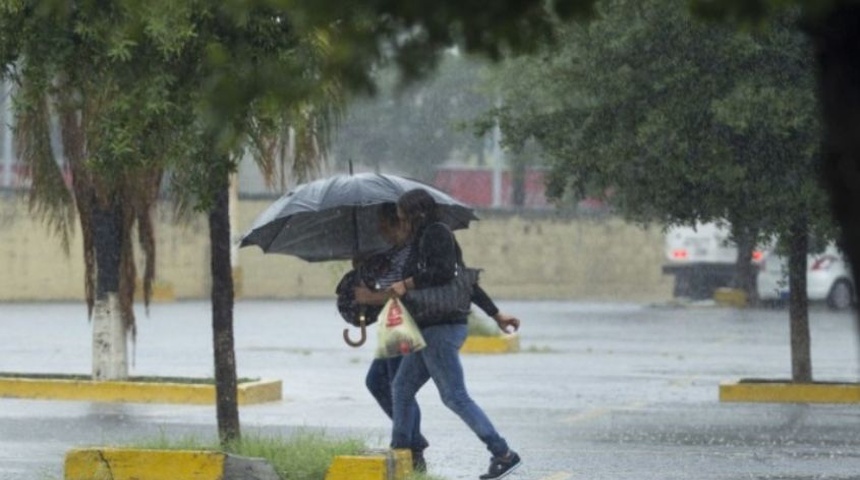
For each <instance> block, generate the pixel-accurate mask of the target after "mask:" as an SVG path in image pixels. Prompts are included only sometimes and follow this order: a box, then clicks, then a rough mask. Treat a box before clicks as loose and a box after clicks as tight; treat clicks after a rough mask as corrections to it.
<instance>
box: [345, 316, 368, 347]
mask: <svg viewBox="0 0 860 480" xmlns="http://www.w3.org/2000/svg"><path fill="white" fill-rule="evenodd" d="M358 325H359V327H360V328H361V337H359V339H358V341H353V340H352V339H351V338H349V329H348V328H344V329H343V341H344V342H346V344H347V345H349V346H350V347H360V346H362V345H364V342H366V341H367V325H365V323H364V314H362V315H361V316H360V317H359V318H358Z"/></svg>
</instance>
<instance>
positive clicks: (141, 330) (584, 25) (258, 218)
mask: <svg viewBox="0 0 860 480" xmlns="http://www.w3.org/2000/svg"><path fill="white" fill-rule="evenodd" d="M137 3H138V2H136V1H131V2H128V3H127V4H124V3H123V2H119V3H117V4H116V5H112V6H111V9H110V11H111V12H112V15H114V16H113V17H108V16H105V15H107V13H105V12H98V11H95V10H91V8H92V7H89V6H86V5H83V6H79V7H75V9H76V10H75V15H73V16H68V17H67V16H66V14H65V13H63V12H62V11H61V10H54V9H56V8H57V6H56V5H54V3H52V2H45V4H44V6H43V8H42V7H40V8H38V9H33V10H32V11H30V10H29V9H27V8H23V7H22V6H20V5H19V6H15V5H9V6H7V8H6V9H5V10H4V12H3V13H0V58H2V61H3V62H4V70H3V73H2V75H0V80H2V89H0V90H2V96H0V119H2V122H0V245H2V247H0V248H2V251H0V258H2V260H0V269H2V271H3V272H4V274H3V276H2V278H3V280H0V284H2V288H0V292H2V293H0V319H2V322H3V325H4V327H5V329H4V332H5V335H4V338H3V340H2V341H0V359H2V360H0V406H2V408H0V411H2V414H0V452H2V453H0V479H6V478H9V479H18V478H22V479H31V478H32V479H59V478H66V477H64V475H68V469H69V468H70V467H69V466H68V465H66V464H65V462H66V459H67V455H68V454H69V452H72V451H74V450H75V449H80V448H91V447H123V446H128V447H131V448H135V447H136V446H140V445H147V444H153V443H158V442H164V443H170V442H179V443H182V442H186V443H190V444H205V445H207V446H209V447H207V448H220V449H222V450H224V451H230V449H231V448H234V445H235V443H234V442H237V441H239V440H240V439H248V438H255V437H266V438H268V437H282V438H295V437H299V436H301V435H302V434H303V433H306V432H309V431H310V432H317V433H320V434H322V435H324V436H326V437H330V438H337V439H358V440H359V441H360V442H362V443H363V444H364V445H365V446H366V447H367V448H369V449H372V450H374V451H377V452H378V451H385V450H386V449H388V448H389V447H390V444H391V441H392V419H391V418H389V416H387V415H386V413H385V412H384V411H383V409H381V408H380V405H379V404H378V403H377V401H376V400H375V399H374V397H373V395H371V392H369V391H368V389H369V387H368V385H366V376H367V375H368V367H369V366H370V365H371V362H373V361H374V359H375V355H376V352H377V344H383V343H384V341H382V340H380V339H378V338H377V334H378V332H381V331H382V330H383V324H386V322H385V321H384V320H383V319H382V317H383V315H379V318H380V321H379V322H376V320H377V315H378V312H379V311H380V310H379V308H377V309H376V310H374V309H373V308H371V306H368V305H361V308H360V310H356V311H358V312H360V316H361V323H360V324H359V322H357V321H354V320H355V319H354V318H347V317H349V316H350V315H353V314H354V312H353V311H352V310H350V311H349V312H348V313H344V312H345V311H344V310H343V308H341V307H342V305H341V299H340V298H339V297H338V293H337V292H336V288H339V282H341V281H342V279H344V278H346V277H345V275H346V274H347V273H348V272H361V268H362V267H361V266H362V265H363V264H366V263H367V262H369V261H370V259H372V258H378V256H379V255H386V254H388V252H390V251H392V250H390V249H392V243H391V240H390V238H388V237H385V236H384V235H383V234H381V233H380V232H381V231H382V229H383V226H384V225H383V224H384V220H383V210H385V209H384V208H383V205H384V204H396V203H397V201H398V199H399V198H400V196H401V195H402V194H403V193H404V192H406V191H409V190H411V189H413V188H416V187H417V188H423V189H426V190H427V191H428V192H430V194H431V197H432V198H433V199H434V200H433V201H434V203H435V204H436V205H438V211H439V212H440V215H441V216H440V218H439V221H440V223H442V224H443V225H444V230H445V231H450V232H451V234H452V235H453V238H455V239H456V244H457V245H458V247H459V248H458V249H459V250H461V251H462V260H463V263H464V265H463V266H465V267H468V268H470V269H478V270H479V271H480V275H479V280H478V285H479V286H480V289H478V290H481V291H485V292H486V294H487V295H488V296H489V297H490V298H491V299H492V303H494V304H495V305H496V306H497V307H498V313H497V314H496V315H494V314H493V313H492V312H486V311H485V309H484V308H483V304H481V303H480V302H479V301H477V300H476V294H475V293H473V296H472V301H473V304H472V307H471V313H470V314H469V316H468V329H469V333H468V338H467V340H466V342H469V341H470V340H473V339H474V338H477V337H487V336H488V337H490V338H492V339H500V340H504V341H505V342H506V343H505V344H504V347H502V350H499V351H496V352H494V353H470V351H467V350H466V348H465V347H463V348H464V349H463V350H462V351H461V352H462V353H461V354H460V356H459V359H460V362H461V363H462V366H463V371H464V375H465V385H466V387H467V389H468V394H469V396H470V397H471V398H472V399H473V400H474V401H475V402H476V403H477V405H479V406H480V408H481V409H482V410H483V411H484V412H485V413H486V414H487V417H489V419H490V420H491V422H492V425H493V427H494V428H495V429H496V430H498V433H499V434H500V435H501V436H502V437H503V438H504V439H505V440H506V442H507V444H508V445H509V446H510V449H511V450H515V451H516V452H517V453H518V454H519V456H520V457H521V458H522V464H521V466H518V467H519V468H517V469H516V470H515V471H513V472H512V473H511V474H510V476H509V477H506V478H511V479H523V480H526V479H528V480H573V479H578V478H589V479H627V478H637V479H638V478H643V479H655V480H657V479H688V478H705V479H768V480H770V479H773V480H776V479H786V480H789V479H790V480H795V479H796V480H806V479H849V478H860V477H858V473H857V472H860V455H858V451H860V428H858V427H860V413H858V410H857V408H856V404H857V403H858V402H860V385H858V383H857V378H858V374H860V348H858V340H860V332H858V330H857V328H858V322H857V311H856V296H857V291H858V290H857V286H856V283H855V281H854V275H853V274H852V272H853V268H852V262H851V260H852V258H854V259H855V260H856V258H858V256H860V255H858V254H857V252H860V249H858V248H857V247H856V245H858V244H860V242H858V240H860V239H858V238H855V237H854V235H856V234H857V231H860V230H858V229H856V226H855V225H854V224H853V223H852V222H853V220H852V219H853V218H855V217H856V218H860V217H858V216H856V213H857V212H855V211H854V210H856V205H857V203H852V202H853V201H854V200H856V199H855V198H854V197H852V196H851V195H856V192H855V190H856V185H853V184H852V183H851V182H855V183H856V175H855V172H856V167H855V166H854V165H856V163H857V160H856V159H855V158H853V156H852V155H856V154H853V153H852V152H853V151H854V150H856V148H854V146H853V145H854V143H856V141H857V140H856V139H853V137H852V135H853V133H852V132H853V130H851V129H850V128H848V127H845V125H846V124H853V123H851V119H852V118H853V117H852V116H851V115H853V110H852V104H851V102H850V101H848V100H845V102H838V101H834V97H835V98H846V99H850V98H853V97H852V96H851V95H852V90H851V89H852V88H855V89H856V86H855V85H854V83H856V79H854V83H852V79H850V78H849V79H847V80H846V79H845V78H841V77H838V74H835V73H834V71H836V72H838V71H840V70H838V69H835V67H834V66H833V65H837V66H841V67H842V68H845V69H847V70H850V68H852V66H853V64H852V63H850V62H849V61H847V60H844V59H843V57H840V56H839V54H844V52H842V51H841V50H838V49H835V48H834V47H833V45H837V44H839V43H838V40H844V41H846V42H848V40H845V39H844V38H842V36H849V37H850V35H849V33H847V32H850V31H851V29H850V28H841V27H844V25H843V24H842V23H840V19H853V18H857V19H860V9H857V8H853V7H851V6H842V5H837V4H834V5H830V6H828V7H824V8H823V9H822V10H817V9H815V8H811V7H810V6H809V4H808V2H805V1H802V0H800V1H797V2H785V4H781V6H780V8H777V7H776V6H773V5H771V4H770V3H768V2H766V1H751V2H750V4H749V5H750V6H748V8H747V7H744V6H738V5H736V2H730V1H724V2H723V1H717V2H707V1H694V2H691V5H690V6H689V7H688V6H686V5H685V6H682V5H676V4H675V3H673V2H669V1H667V0H647V1H642V2H636V1H633V0H581V1H577V2H571V5H573V6H569V7H565V6H564V5H562V4H563V3H564V2H549V3H548V4H547V5H544V6H540V5H538V4H539V3H541V2H532V1H527V2H503V4H504V6H505V7H506V8H501V4H500V8H499V9H481V10H480V11H473V10H471V8H472V7H471V6H468V5H463V6H462V9H453V8H452V9H450V10H446V9H441V10H444V13H438V14H436V15H430V14H429V13H426V12H424V13H422V12H418V11H413V9H411V8H409V7H408V6H407V5H405V3H408V2H392V3H391V4H390V5H386V6H380V7H379V9H380V10H376V9H375V8H376V7H372V6H370V5H369V2H357V3H356V5H355V8H356V9H357V10H356V15H355V17H356V18H365V19H371V18H377V17H378V25H376V24H375V23H374V25H376V28H375V29H373V30H372V34H371V31H365V30H362V29H366V28H368V25H367V24H363V23H362V22H360V21H355V22H353V21H351V20H350V21H346V20H344V19H341V18H339V17H337V15H339V14H336V13H335V12H336V11H338V9H337V8H324V7H321V6H319V5H315V4H314V2H305V1H300V2H295V5H289V6H287V5H281V4H280V3H279V2H271V4H266V5H262V4H261V5H256V4H255V5H251V4H248V5H244V4H242V5H240V4H236V5H231V6H226V5H212V6H208V5H207V6H201V5H196V4H192V3H190V2H176V3H170V2H167V3H170V5H165V6H164V11H158V10H159V9H142V8H133V6H134V5H137ZM240 3H241V2H240ZM323 3H325V2H323ZM520 3H522V5H520ZM777 3H779V2H777ZM333 4H335V5H340V3H339V2H334V3H333ZM526 4H528V5H532V4H534V5H538V6H537V7H535V8H532V9H526V10H522V8H524V7H523V5H526ZM452 5H453V3H452ZM534 5H533V6H534ZM114 9H115V10H114ZM386 9H389V10H386ZM144 10H146V11H144ZM329 10H331V11H329ZM441 10H440V12H441ZM294 15H295V17H294ZM362 15H365V16H364V17H362ZM422 15H424V16H422ZM840 15H841V16H840ZM336 17H337V18H336ZM107 18H111V19H114V20H111V21H106V19H107ZM207 18H213V19H217V21H213V22H207V21H203V20H202V19H207ZM293 18H295V19H296V20H295V21H293V20H291V19H293ZM383 19H387V20H383ZM198 20H199V21H198ZM114 21H115V22H117V23H116V24H113V23H114ZM367 21H368V22H371V23H373V21H371V20H367ZM845 21H847V20H845ZM39 25H43V26H44V28H42V27H39ZM70 25H71V26H70ZM332 25H338V26H339V27H338V28H334V27H332ZM406 25H409V26H410V27H409V28H406ZM37 27H38V28H37ZM225 32H226V33H225ZM477 32H480V33H479V34H478V33H477ZM851 38H853V37H851ZM46 44H50V45H57V46H62V48H60V47H58V48H55V49H53V50H50V49H48V50H50V51H46V49H44V48H43V47H41V46H40V45H46ZM847 56H848V57H851V55H847ZM857 58H860V57H857ZM827 62H831V63H827ZM839 62H845V65H843V64H840V63H839ZM80 72H87V74H86V75H80V74H79V73H80ZM828 75H830V76H828ZM840 95H841V97H840ZM855 108H856V107H855ZM840 122H841V123H840ZM857 138H860V136H857ZM852 149H854V150H852ZM857 151H860V150H857ZM852 162H853V163H852ZM852 185H853V187H852ZM852 188H854V189H855V190H852ZM852 192H854V193H852ZM396 213H397V216H398V219H399V220H397V219H395V220H397V221H398V222H406V220H404V219H405V218H407V217H408V216H407V213H406V211H405V207H404V206H403V205H398V209H397V212H396ZM852 214H853V215H854V216H852ZM400 228H401V231H400V234H401V235H403V236H404V237H403V238H406V236H408V235H414V234H415V233H414V232H409V231H407V230H408V229H407V228H405V227H402V226H401V227H400ZM428 228H429V227H428ZM424 231H425V232H426V230H424ZM404 232H405V233H404ZM398 238H399V237H398ZM409 241H410V242H413V243H412V244H411V245H412V248H414V249H423V248H425V247H424V246H423V245H422V244H421V243H420V242H419V239H418V238H411V237H410V240H409ZM396 246H397V245H395V247H396ZM386 258H388V257H386ZM391 258H393V256H392V257H391ZM391 258H388V260H389V261H391V262H393V260H391ZM404 258H406V257H404ZM409 258H412V257H409ZM399 261H401V262H407V263H408V262H409V261H411V260H409V259H406V260H403V259H401V260H399ZM419 265H420V268H425V267H426V262H424V263H422V262H419ZM386 268H393V267H391V266H390V265H389V266H388V267H386ZM398 268H406V267H405V266H404V264H400V267H398ZM458 268H459V267H458ZM455 271H457V269H455ZM399 280H400V281H401V283H402V284H403V288H404V290H405V291H406V293H405V294H404V295H403V298H402V299H401V300H402V303H403V305H406V306H407V307H408V306H409V294H408V291H409V288H413V289H414V288H415V287H416V285H415V282H414V281H413V283H412V286H411V287H408V286H407V284H408V283H409V282H407V281H405V279H403V278H400V279H399ZM413 280H414V279H413ZM397 283H398V282H397V281H395V280H392V282H391V283H390V284H383V285H385V286H384V287H378V285H379V284H377V286H376V287H378V288H379V289H380V292H374V293H379V294H380V295H381V294H382V292H385V295H387V296H388V297H390V296H396V295H400V294H399V293H398V294H396V289H395V284H397ZM368 286H369V287H370V288H371V289H372V288H376V287H375V286H373V285H368ZM419 288H424V287H421V286H419ZM395 294H396V295H395ZM357 296H358V293H357V291H354V292H352V297H351V299H352V300H350V301H353V304H357V303H358V302H357V300H355V298H356V297H357ZM464 300H465V299H464ZM389 301H391V300H389V299H387V298H386V299H385V300H381V301H380V302H379V303H380V304H381V303H385V302H389ZM413 301H414V300H413ZM479 306H480V308H479ZM414 310H416V312H417V308H414ZM384 311H387V310H384ZM368 312H374V313H373V314H371V315H370V317H371V318H370V319H369V322H368V319H366V318H365V314H368ZM407 313H408V308H407ZM457 315H460V314H459V313H458V314H457ZM498 315H502V316H503V317H504V318H515V319H517V320H518V321H519V322H521V323H520V324H519V330H518V331H517V332H515V333H513V334H504V333H502V332H501V331H500V330H501V328H502V325H503V323H502V322H500V321H499V320H498ZM464 316H465V314H463V315H460V316H458V317H457V318H458V321H459V320H463V318H461V317H464ZM494 319H495V320H496V321H495V322H494ZM344 320H346V321H344ZM497 322H498V325H497ZM368 323H369V324H368ZM389 323H390V321H389ZM455 323H456V322H455ZM385 326H386V327H388V326H390V325H388V324H386V325H385ZM422 328H434V327H426V326H422ZM359 331H361V339H362V340H361V341H358V342H354V341H352V340H350V339H351V338H358V337H359ZM425 332H426V331H425ZM428 338H429V335H428ZM425 348H426V347H425ZM393 351H395V352H396V349H395V350H393ZM408 355H420V352H419V353H409V354H408ZM153 381H154V382H156V384H157V383H158V382H162V383H164V384H167V383H174V382H177V381H178V382H179V383H186V384H190V383H201V384H204V385H207V388H210V389H211V393H210V394H209V395H210V397H211V398H210V400H211V401H207V402H204V403H203V404H194V403H192V402H190V401H185V402H183V401H181V400H180V401H176V400H175V399H171V398H170V397H169V393H168V390H169V387H168V386H166V385H162V386H161V387H159V386H157V385H156V389H155V390H154V391H155V393H154V394H153V395H155V396H156V397H158V399H156V400H141V399H135V398H127V397H126V398H113V397H111V398H107V397H109V396H110V395H112V394H94V396H93V397H91V398H90V397H87V396H86V394H85V393H82V392H84V391H85V389H87V388H91V386H94V388H98V387H99V386H107V387H110V386H111V385H114V384H117V383H123V382H131V383H134V382H140V383H142V384H146V383H150V382H153ZM39 382H43V383H46V384H49V385H55V386H54V387H47V388H44V389H43V387H42V386H41V383H39ZM54 382H56V383H54ZM63 382H66V383H68V382H78V383H80V387H79V391H78V392H77V393H63V394H58V393H56V392H58V391H60V390H61V389H62V388H64V387H62V385H63ZM254 382H262V383H267V382H274V384H275V385H276V390H277V391H276V392H275V393H276V397H277V398H262V397H261V399H259V400H254V399H253V397H247V396H243V395H250V394H247V393H243V389H245V388H247V386H248V385H249V384H253V383H254ZM392 388H393V387H392ZM159 390H160V391H159ZM271 391H272V390H271V389H270V392H271ZM442 393H444V392H440V390H439V388H437V386H436V385H435V384H434V382H432V381H431V382H427V383H426V384H425V385H424V386H423V388H421V390H420V391H419V393H418V396H417V400H418V403H419V405H420V408H421V427H420V428H421V433H422V434H423V436H424V437H426V439H427V440H428V442H429V447H428V448H427V449H426V451H424V454H423V455H424V459H425V460H426V467H427V474H428V475H426V476H423V475H417V476H415V477H411V478H412V479H413V480H465V479H475V478H478V477H479V476H480V475H482V474H485V473H486V472H487V465H488V461H495V460H494V459H493V458H491V457H492V455H493V454H492V453H491V452H490V451H488V449H489V448H488V447H486V446H485V445H484V444H483V442H482V441H481V439H479V438H478V437H477V436H476V435H475V433H473V431H472V430H470V428H469V426H468V425H467V423H465V422H464V420H462V419H461V418H460V417H459V416H458V415H457V414H455V413H454V412H453V411H452V409H449V407H447V406H446V402H443V400H442V398H440V397H444V395H442ZM100 395H103V396H101V397H100ZM127 395H131V394H127ZM247 398H251V400H247ZM447 403H450V402H447ZM396 415H397V414H396V413H395V416H396ZM497 455H500V454H497ZM416 465H417V464H416ZM490 471H491V473H492V466H491V470H490ZM302 478H304V477H302ZM310 478H317V477H314V476H311V477H308V479H310ZM322 479H323V476H319V480H322ZM326 480H337V479H329V478H327V479H326Z"/></svg>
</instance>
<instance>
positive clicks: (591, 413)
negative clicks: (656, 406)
mask: <svg viewBox="0 0 860 480" xmlns="http://www.w3.org/2000/svg"><path fill="white" fill-rule="evenodd" d="M645 405H647V403H645V402H631V403H627V404H624V405H621V406H618V407H601V408H592V409H591V410H586V411H584V412H580V413H576V414H573V415H570V416H569V417H566V418H565V419H564V422H565V423H576V422H587V421H589V420H594V419H595V418H600V417H603V416H605V415H608V414H610V413H612V412H616V411H622V410H640V409H642V407H644V406H645Z"/></svg>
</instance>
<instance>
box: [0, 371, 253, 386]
mask: <svg viewBox="0 0 860 480" xmlns="http://www.w3.org/2000/svg"><path fill="white" fill-rule="evenodd" d="M0 377H2V378H32V379H35V380H70V381H76V382H89V381H92V379H93V377H92V375H81V374H74V373H70V374H67V373H10V372H0ZM259 380H260V379H259V378H239V379H237V382H238V383H249V382H257V381H259ZM122 381H123V382H140V383H180V384H186V385H215V379H214V378H211V377H210V378H194V377H157V376H134V377H128V378H127V379H125V380H122Z"/></svg>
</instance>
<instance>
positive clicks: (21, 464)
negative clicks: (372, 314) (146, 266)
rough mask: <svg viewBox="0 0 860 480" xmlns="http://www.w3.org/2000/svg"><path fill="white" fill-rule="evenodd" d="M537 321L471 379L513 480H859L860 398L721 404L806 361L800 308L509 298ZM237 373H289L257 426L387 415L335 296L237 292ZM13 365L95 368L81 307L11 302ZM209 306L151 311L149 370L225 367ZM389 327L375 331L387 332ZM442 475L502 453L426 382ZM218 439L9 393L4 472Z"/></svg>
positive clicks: (35, 474)
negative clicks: (258, 296)
mask: <svg viewBox="0 0 860 480" xmlns="http://www.w3.org/2000/svg"><path fill="white" fill-rule="evenodd" d="M500 304H501V307H502V308H503V309H504V310H506V311H508V312H510V313H513V314H516V315H518V316H520V317H521V318H522V319H523V321H524V326H523V330H522V333H521V336H522V337H521V341H522V348H523V352H522V353H519V354H513V355H470V356H464V358H463V363H464V368H465V371H466V376H467V384H468V386H469V388H470V393H471V394H472V396H473V397H474V398H475V400H476V401H477V402H478V403H479V404H480V405H481V406H483V407H484V409H485V410H486V411H487V413H488V414H489V416H490V418H491V419H492V420H493V421H494V423H495V424H496V426H497V427H498V429H499V430H500V431H501V433H502V434H503V435H504V436H505V437H506V438H507V439H508V440H509V442H510V443H511V445H512V446H513V447H514V448H516V449H517V450H519V451H520V453H521V455H522V457H523V459H524V461H525V464H524V466H523V468H522V469H521V470H520V471H518V472H517V474H516V475H514V476H512V477H511V478H512V479H514V480H519V479H522V480H526V479H528V480H568V479H589V480H593V479H655V480H656V479H691V478H696V479H748V478H761V479H777V478H779V479H813V478H814V479H842V480H844V479H848V478H860V456H858V452H860V448H858V447H860V408H858V406H853V405H843V406H829V405H812V406H805V405H772V404H763V405H748V404H721V403H720V402H719V401H718V400H717V394H718V390H717V386H718V384H719V382H720V381H722V380H728V379H735V378H738V377H764V378H786V377H788V376H789V375H790V359H789V350H788V316H787V315H788V314H787V312H785V311H735V310H730V309H717V308H702V309H677V308H655V307H651V306H646V305H627V304H620V305H610V304H586V303H567V302H500ZM235 317H236V318H235V322H236V353H237V362H238V370H239V375H240V376H244V377H265V378H280V379H282V380H283V383H284V397H285V398H284V400H283V401H282V402H277V403H270V404H263V405H251V406H247V407H243V408H242V409H241V412H240V416H241V421H242V425H243V433H244V434H246V435H250V434H255V433H262V434H266V435H268V434H272V433H280V434H289V433H290V432H294V431H296V429H303V428H306V429H323V430H324V431H326V432H327V433H329V434H332V435H355V436H360V437H361V438H364V439H366V441H367V442H368V444H370V446H373V447H382V446H385V445H386V444H387V441H388V420H387V419H386V418H385V417H384V416H383V415H382V413H381V412H380V411H379V410H378V408H377V407H376V406H375V404H374V403H373V400H372V399H371V398H370V395H369V394H368V393H366V391H365V389H364V385H363V379H364V373H365V370H366V366H367V363H368V362H369V360H370V358H371V355H372V348H371V347H372V345H373V344H374V340H375V339H374V338H373V337H372V336H371V339H370V341H369V342H368V344H367V345H366V346H365V347H362V348H359V349H353V348H350V347H348V346H346V345H345V344H344V343H343V340H342V339H341V330H342V329H343V327H344V326H345V325H346V324H345V323H343V322H342V321H341V320H340V319H339V317H338V316H337V314H336V312H335V311H334V307H333V305H332V303H330V302H314V301H307V302H296V301H291V302H246V301H240V302H238V303H237V306H236V315H235ZM0 321H2V325H3V327H4V335H3V338H2V339H0V371H7V372H19V373H20V372H34V373H39V372H42V373H86V372H88V371H89V369H90V362H91V357H90V355H91V354H90V345H89V342H90V330H89V328H90V326H89V323H88V322H87V319H86V308H85V306H84V305H83V304H80V305H79V304H39V305H16V304H3V305H0ZM210 323H211V320H210V307H209V305H208V303H205V302H189V303H184V302H183V303H175V304H158V305H155V306H153V308H152V311H151V313H150V316H149V317H146V316H145V315H144V314H143V312H141V314H140V318H139V324H138V331H139V334H138V341H137V346H136V355H135V357H136V358H135V365H134V367H133V369H132V374H134V375H181V376H211V372H212V363H213V360H212V353H211V351H212V349H211V330H210ZM811 323H812V338H813V369H814V374H815V377H816V378H817V379H819V380H856V379H857V377H858V366H860V359H858V354H857V352H858V347H857V345H858V342H857V333H856V331H855V328H854V325H853V321H852V317H851V315H850V314H832V313H829V312H827V311H825V310H814V311H813V313H812V322H811ZM371 332H372V333H375V331H373V330H372V331H371ZM419 401H420V403H421V405H422V407H423V414H424V430H425V434H426V436H427V437H428V438H429V440H430V442H431V448H430V449H429V450H428V451H427V460H428V462H429V465H430V470H431V472H432V473H435V474H439V475H441V476H443V477H445V478H447V479H450V480H460V479H463V480H465V479H476V478H477V476H478V474H480V473H482V472H483V471H484V469H485V468H486V465H487V460H488V458H489V457H488V454H487V453H486V451H485V450H484V449H483V446H482V445H481V444H480V442H479V441H478V440H477V439H476V438H475V437H474V436H473V434H472V433H471V432H470V431H469V430H468V429H467V428H466V427H465V426H464V425H463V424H462V423H461V422H460V420H459V419H458V418H456V417H455V416H454V415H453V414H452V413H451V412H449V411H448V410H447V409H445V408H444V407H443V406H442V405H441V402H440V401H439V399H438V395H437V394H436V391H435V388H434V387H433V386H432V385H428V386H427V387H425V389H424V390H423V391H422V392H421V395H420V397H419ZM161 436H164V437H169V438H176V437H186V438H187V437H193V438H197V439H200V440H214V438H216V431H215V411H214V407H208V406H183V405H178V406H177V405H131V404H95V403H86V402H56V401H33V400H16V399H0V479H59V478H62V460H63V455H64V454H65V452H66V451H67V450H68V449H70V448H72V447H75V446H82V445H107V444H125V443H128V442H131V441H140V440H142V439H153V438H158V437H161Z"/></svg>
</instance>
